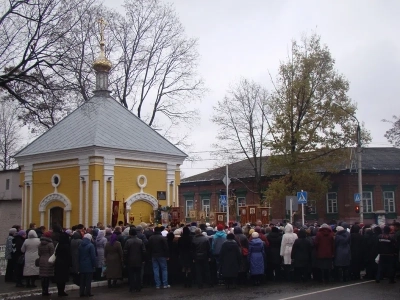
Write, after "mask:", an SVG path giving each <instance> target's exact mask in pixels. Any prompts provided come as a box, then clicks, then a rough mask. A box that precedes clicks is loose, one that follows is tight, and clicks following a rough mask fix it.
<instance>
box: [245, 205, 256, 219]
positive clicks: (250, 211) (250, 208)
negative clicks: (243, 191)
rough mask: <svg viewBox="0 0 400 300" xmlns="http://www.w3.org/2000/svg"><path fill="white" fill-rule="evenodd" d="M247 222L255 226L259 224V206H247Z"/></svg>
mask: <svg viewBox="0 0 400 300" xmlns="http://www.w3.org/2000/svg"><path fill="white" fill-rule="evenodd" d="M247 212H248V217H247V220H248V221H247V222H249V223H251V224H255V223H256V222H257V206H256V205H249V206H247Z"/></svg>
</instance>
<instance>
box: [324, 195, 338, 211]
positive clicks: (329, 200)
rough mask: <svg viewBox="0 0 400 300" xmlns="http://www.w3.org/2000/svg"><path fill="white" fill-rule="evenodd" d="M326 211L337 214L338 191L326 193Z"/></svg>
mask: <svg viewBox="0 0 400 300" xmlns="http://www.w3.org/2000/svg"><path fill="white" fill-rule="evenodd" d="M326 212H327V213H328V214H336V213H337V212H338V203H337V193H327V194H326Z"/></svg>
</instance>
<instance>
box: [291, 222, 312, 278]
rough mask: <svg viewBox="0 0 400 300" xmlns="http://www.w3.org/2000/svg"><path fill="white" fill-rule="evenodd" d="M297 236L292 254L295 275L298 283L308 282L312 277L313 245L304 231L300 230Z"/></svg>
mask: <svg viewBox="0 0 400 300" xmlns="http://www.w3.org/2000/svg"><path fill="white" fill-rule="evenodd" d="M297 236H298V239H297V240H295V242H294V244H293V248H292V253H291V257H292V260H293V267H294V274H295V279H296V281H303V282H306V281H307V280H308V279H309V277H310V276H309V270H310V265H311V253H312V244H311V243H310V241H309V240H308V239H307V233H306V231H305V230H304V229H300V231H299V233H298V235H297Z"/></svg>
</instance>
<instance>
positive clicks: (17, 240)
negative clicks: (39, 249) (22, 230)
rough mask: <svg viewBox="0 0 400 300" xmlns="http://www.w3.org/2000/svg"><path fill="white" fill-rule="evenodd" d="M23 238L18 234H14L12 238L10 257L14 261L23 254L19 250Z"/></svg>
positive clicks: (23, 240)
mask: <svg viewBox="0 0 400 300" xmlns="http://www.w3.org/2000/svg"><path fill="white" fill-rule="evenodd" d="M24 242H25V239H24V238H23V237H22V236H20V235H16V236H15V237H14V239H13V240H12V253H11V257H12V259H13V260H14V261H17V260H18V258H19V257H20V256H21V255H22V254H23V253H22V251H21V248H22V245H23V244H24Z"/></svg>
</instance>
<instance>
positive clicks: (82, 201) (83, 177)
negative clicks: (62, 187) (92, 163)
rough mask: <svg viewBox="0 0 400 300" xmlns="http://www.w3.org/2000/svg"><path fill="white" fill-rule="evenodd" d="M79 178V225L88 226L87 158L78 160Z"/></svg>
mask: <svg viewBox="0 0 400 300" xmlns="http://www.w3.org/2000/svg"><path fill="white" fill-rule="evenodd" d="M79 176H80V181H81V183H80V190H79V223H81V224H84V225H85V226H89V224H88V222H89V157H83V158H80V159H79ZM83 182H85V191H83ZM83 212H85V214H83ZM83 217H85V218H83ZM83 219H84V220H83Z"/></svg>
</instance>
